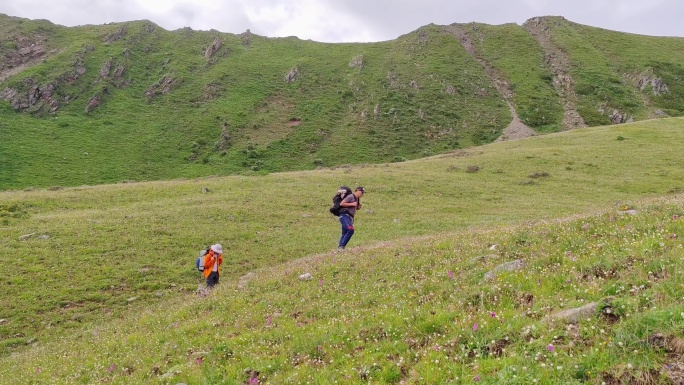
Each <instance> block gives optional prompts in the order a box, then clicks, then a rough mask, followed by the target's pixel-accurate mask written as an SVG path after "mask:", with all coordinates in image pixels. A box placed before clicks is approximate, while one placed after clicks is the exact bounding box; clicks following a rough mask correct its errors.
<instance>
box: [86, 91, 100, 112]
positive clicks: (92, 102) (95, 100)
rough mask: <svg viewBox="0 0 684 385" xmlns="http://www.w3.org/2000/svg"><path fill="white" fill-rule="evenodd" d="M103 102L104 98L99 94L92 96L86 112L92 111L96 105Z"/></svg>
mask: <svg viewBox="0 0 684 385" xmlns="http://www.w3.org/2000/svg"><path fill="white" fill-rule="evenodd" d="M101 103H102V99H101V98H100V96H99V95H95V96H93V97H92V98H90V101H89V102H88V105H87V106H86V108H85V112H91V111H92V110H94V109H95V108H96V107H98V106H99V105H100V104H101Z"/></svg>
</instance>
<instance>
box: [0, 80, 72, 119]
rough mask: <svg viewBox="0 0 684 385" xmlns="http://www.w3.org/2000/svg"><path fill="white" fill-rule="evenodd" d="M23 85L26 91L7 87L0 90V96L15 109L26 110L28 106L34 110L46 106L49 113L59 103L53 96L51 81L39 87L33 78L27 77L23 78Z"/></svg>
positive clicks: (53, 88)
mask: <svg viewBox="0 0 684 385" xmlns="http://www.w3.org/2000/svg"><path fill="white" fill-rule="evenodd" d="M24 86H25V87H26V89H27V90H28V91H26V93H23V92H20V91H17V90H15V89H12V88H7V89H5V90H3V91H2V92H0V98H2V99H4V100H6V101H8V102H10V104H11V105H12V108H14V109H15V110H17V111H26V110H28V109H29V108H31V109H35V110H36V111H41V110H43V109H45V108H47V112H49V113H54V112H56V111H57V109H58V108H59V103H58V102H57V100H55V99H54V98H53V95H54V94H55V86H54V85H53V84H52V83H48V84H47V85H46V86H44V87H41V86H39V85H37V84H35V83H34V81H33V79H31V78H27V79H25V80H24Z"/></svg>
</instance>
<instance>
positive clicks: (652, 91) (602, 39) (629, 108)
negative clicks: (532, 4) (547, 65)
mask: <svg viewBox="0 0 684 385" xmlns="http://www.w3.org/2000/svg"><path fill="white" fill-rule="evenodd" d="M541 24H542V26H543V28H545V29H546V32H547V33H548V34H549V35H550V36H551V38H552V40H553V41H554V42H555V43H556V44H557V45H558V46H559V47H561V48H562V49H563V50H564V51H565V52H566V53H567V55H568V56H569V59H570V62H571V64H572V69H571V74H572V77H573V79H574V87H575V89H576V91H577V93H578V94H579V96H580V106H579V112H580V114H581V115H582V117H583V118H584V120H585V122H586V123H587V124H588V125H590V126H594V125H600V124H610V123H611V122H613V123H615V122H617V123H620V122H624V121H627V120H628V119H634V120H640V119H645V118H651V117H660V116H663V115H665V114H668V115H672V116H680V115H681V114H682V108H683V106H684V104H683V103H682V102H684V100H683V99H682V97H681V93H680V92H679V91H678V89H679V87H681V76H682V74H684V67H682V65H681V62H682V59H684V56H682V55H684V53H682V52H683V51H682V49H681V45H682V39H681V38H670V37H651V36H642V35H633V34H624V33H619V32H615V31H609V30H604V29H600V28H594V27H589V26H584V25H580V24H576V23H572V22H570V21H568V20H565V19H563V18H546V19H543V20H542V23H541ZM654 84H655V86H654ZM662 84H665V86H666V88H667V90H668V91H664V88H660V87H662ZM616 113H617V115H619V116H615V115H614V114H616ZM611 115H613V116H611Z"/></svg>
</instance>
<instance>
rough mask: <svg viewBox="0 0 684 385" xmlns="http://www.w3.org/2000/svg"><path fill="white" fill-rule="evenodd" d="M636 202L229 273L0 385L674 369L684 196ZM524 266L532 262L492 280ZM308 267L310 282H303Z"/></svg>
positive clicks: (38, 350)
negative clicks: (205, 291) (201, 292)
mask: <svg viewBox="0 0 684 385" xmlns="http://www.w3.org/2000/svg"><path fill="white" fill-rule="evenodd" d="M632 207H633V208H634V209H635V210H636V211H637V213H636V214H635V215H630V214H624V213H623V212H622V210H621V208H617V209H616V208H615V207H611V208H607V209H604V210H603V211H602V212H597V213H594V214H592V215H582V216H577V217H576V218H574V219H572V220H567V219H563V220H559V221H542V222H536V223H528V224H524V225H523V224H518V225H514V226H508V225H504V224H501V225H499V226H489V227H488V228H486V229H485V228H471V229H470V230H467V231H459V232H455V233H444V234H441V235H432V236H426V237H420V238H406V239H401V240H396V241H394V242H388V243H383V244H376V245H364V246H362V247H357V248H354V249H351V250H349V251H347V252H346V253H337V254H335V253H332V252H330V253H324V254H319V255H314V256H309V257H308V258H304V259H300V260H296V261H291V262H289V263H285V264H282V265H276V266H268V267H263V268H262V269H258V270H256V271H255V272H254V275H253V276H252V277H251V279H249V281H248V283H247V284H246V285H245V286H243V287H242V288H238V287H237V286H236V285H237V278H224V279H223V282H222V283H221V285H220V286H219V287H218V288H217V289H216V290H215V291H214V292H213V293H212V294H211V295H210V296H209V297H206V298H190V297H189V296H181V297H180V298H170V299H169V300H167V301H164V302H163V303H159V304H149V305H148V309H146V310H139V311H136V312H135V317H134V318H133V317H131V318H129V317H123V319H121V320H119V319H110V320H109V321H108V322H107V323H98V324H95V325H92V326H90V327H88V328H84V329H81V330H80V331H79V330H75V331H74V334H73V335H72V336H70V337H66V338H62V339H60V340H58V341H54V342H50V341H48V342H38V343H34V346H32V347H31V348H30V349H28V350H26V351H23V352H18V353H16V354H15V355H14V356H12V357H5V358H3V359H2V360H0V363H1V364H2V365H0V368H1V369H0V378H2V379H3V380H5V381H11V382H14V383H29V382H46V381H50V379H52V380H54V379H64V380H66V379H67V378H68V379H69V380H70V381H76V382H93V381H104V380H106V381H107V382H110V383H130V382H148V383H165V382H169V381H171V382H185V383H199V382H203V381H208V382H214V383H216V382H235V383H241V382H248V381H249V380H250V379H255V378H257V379H258V380H259V382H262V383H302V382H307V381H308V382H311V383H330V382H335V381H337V382H340V383H359V384H360V383H368V382H369V381H370V382H378V383H399V382H401V381H408V382H412V383H420V382H428V383H448V382H455V381H456V382H459V381H460V382H474V381H479V382H483V383H532V382H539V383H572V382H575V381H582V382H597V381H598V382H600V381H605V380H606V379H608V378H617V379H620V380H621V381H630V380H632V381H636V380H639V379H641V378H643V376H645V375H648V374H652V373H654V372H655V373H660V368H661V367H663V365H667V364H668V363H670V362H671V361H670V360H671V359H672V358H671V357H670V356H668V354H667V353H666V350H667V349H672V347H673V346H674V345H672V344H674V343H676V341H678V340H677V339H678V338H680V337H678V336H679V335H680V331H681V328H682V327H684V307H683V306H682V305H681V304H680V300H681V298H682V296H684V290H683V289H682V287H681V282H680V280H679V278H678V277H680V276H681V273H682V268H683V265H682V258H683V257H684V250H683V249H682V244H681V242H680V241H679V239H678V238H677V237H675V236H673V235H676V234H681V233H682V231H684V227H683V222H682V220H681V218H678V217H676V216H677V215H681V214H682V213H683V212H684V211H683V210H684V201H682V198H681V197H678V198H671V199H657V200H650V201H639V202H634V203H633V204H632ZM654 229H655V230H657V231H654ZM521 239H524V240H525V241H524V242H521V241H520V240H521ZM569 243H571V244H572V246H569ZM491 245H494V247H492V246H491ZM642 255H643V256H644V258H647V260H648V263H643V262H644V259H642V258H640V257H639V256H642ZM482 256H486V257H484V258H483V257H482ZM514 259H520V260H522V261H524V263H525V269H524V270H522V271H511V272H508V273H500V274H498V275H497V276H496V278H495V279H493V280H489V281H485V280H483V276H484V274H485V273H486V272H488V271H491V270H492V269H493V268H494V267H496V266H497V265H498V264H501V263H503V262H507V261H511V260H514ZM473 260H474V261H475V262H471V261H473ZM592 261H602V265H603V266H612V267H611V271H612V273H611V274H610V275H605V274H603V272H604V270H602V269H596V268H594V267H591V262H592ZM303 272H309V273H311V274H312V275H313V277H314V278H313V279H312V280H300V279H299V278H298V276H299V274H301V273H303ZM608 297H610V299H608ZM475 298H476V300H473V299H475ZM606 301H607V302H606ZM591 302H601V303H603V305H602V306H601V307H599V308H598V309H597V312H596V313H595V314H594V315H591V314H590V315H588V317H587V318H586V319H584V320H582V321H581V322H579V323H578V324H576V325H566V324H564V323H562V322H556V321H552V320H549V319H547V318H546V316H548V315H550V314H552V313H555V312H558V311H561V310H565V309H569V308H574V307H579V306H582V305H586V304H588V303H591ZM131 319H135V322H130V320H131ZM679 341H680V340H679ZM17 358H19V359H17ZM660 376H662V377H661V379H662V381H666V379H665V374H662V373H661V374H660Z"/></svg>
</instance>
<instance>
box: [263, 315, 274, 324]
mask: <svg viewBox="0 0 684 385" xmlns="http://www.w3.org/2000/svg"><path fill="white" fill-rule="evenodd" d="M272 323H273V317H271V316H268V317H267V318H266V324H265V326H271V324H272Z"/></svg>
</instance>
